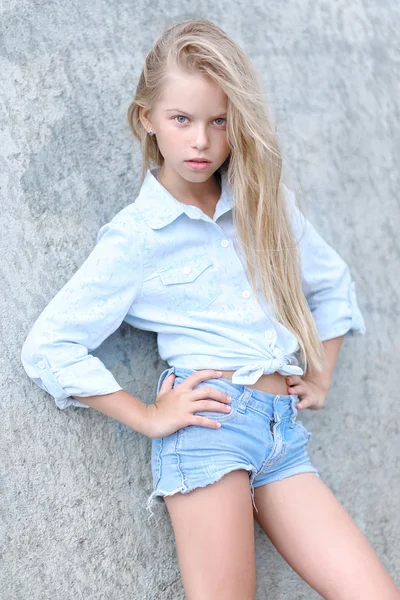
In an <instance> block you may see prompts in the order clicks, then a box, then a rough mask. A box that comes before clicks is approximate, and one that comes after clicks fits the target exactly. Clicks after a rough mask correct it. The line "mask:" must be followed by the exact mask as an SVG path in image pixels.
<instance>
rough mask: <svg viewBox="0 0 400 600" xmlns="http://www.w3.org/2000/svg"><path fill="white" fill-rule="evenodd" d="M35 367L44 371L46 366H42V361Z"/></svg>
mask: <svg viewBox="0 0 400 600" xmlns="http://www.w3.org/2000/svg"><path fill="white" fill-rule="evenodd" d="M37 366H38V367H39V369H45V368H46V365H45V364H44V360H40V361H39V362H38V364H37Z"/></svg>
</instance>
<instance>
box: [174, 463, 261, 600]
mask: <svg viewBox="0 0 400 600" xmlns="http://www.w3.org/2000/svg"><path fill="white" fill-rule="evenodd" d="M164 501H165V503H166V505H167V509H168V512H169V515H170V517H171V522H172V526H173V529H174V535H175V541H176V549H177V554H178V561H179V568H180V572H181V577H182V583H183V586H184V589H185V597H186V598H187V600H216V599H217V598H218V600H254V598H255V549H254V519H253V504H252V501H251V492H250V485H249V474H248V472H247V471H246V470H244V469H238V470H235V471H231V472H230V473H228V474H227V475H224V476H223V477H222V478H221V479H219V480H218V481H217V482H215V483H211V484H209V485H206V486H205V487H201V488H196V489H194V490H193V491H191V492H189V493H188V494H181V493H179V492H178V493H176V494H174V495H173V496H164Z"/></svg>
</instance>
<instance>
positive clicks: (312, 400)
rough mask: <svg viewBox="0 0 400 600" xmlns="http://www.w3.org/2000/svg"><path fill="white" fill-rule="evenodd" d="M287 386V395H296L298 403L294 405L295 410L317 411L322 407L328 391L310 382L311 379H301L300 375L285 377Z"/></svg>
mask: <svg viewBox="0 0 400 600" xmlns="http://www.w3.org/2000/svg"><path fill="white" fill-rule="evenodd" d="M286 383H287V384H288V386H289V387H288V394H297V395H298V396H299V398H300V402H298V403H297V404H296V408H297V409H299V410H301V409H303V408H311V409H313V410H319V409H320V408H322V407H323V405H324V402H325V398H326V395H327V393H328V389H327V388H326V387H323V386H322V385H321V384H318V383H316V382H315V381H312V380H311V379H302V378H301V377H300V375H290V377H286Z"/></svg>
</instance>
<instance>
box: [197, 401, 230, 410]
mask: <svg viewBox="0 0 400 600" xmlns="http://www.w3.org/2000/svg"><path fill="white" fill-rule="evenodd" d="M191 410H193V412H197V411H200V410H213V411H214V412H221V413H230V412H231V411H232V409H231V407H230V406H227V405H226V404H224V403H223V402H214V401H213V400H197V402H193V403H192V404H191Z"/></svg>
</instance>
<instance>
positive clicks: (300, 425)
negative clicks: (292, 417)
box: [294, 421, 311, 443]
mask: <svg viewBox="0 0 400 600" xmlns="http://www.w3.org/2000/svg"><path fill="white" fill-rule="evenodd" d="M294 426H295V429H297V430H298V432H299V433H300V434H301V435H302V436H303V438H304V440H305V442H306V443H308V441H309V439H310V437H311V433H310V432H309V431H307V429H306V428H305V427H304V425H303V423H302V422H301V421H296V422H295V425H294Z"/></svg>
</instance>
